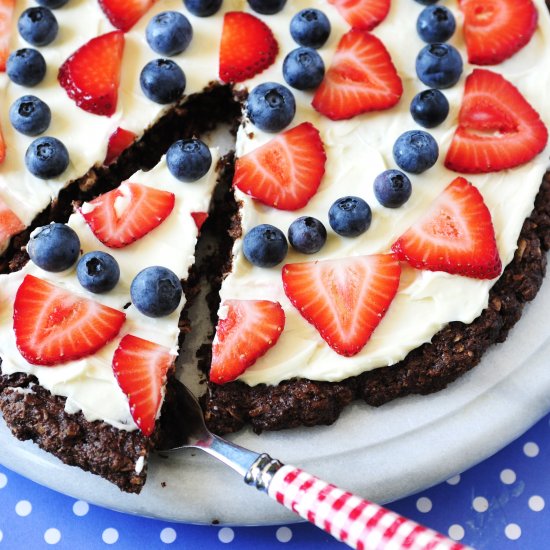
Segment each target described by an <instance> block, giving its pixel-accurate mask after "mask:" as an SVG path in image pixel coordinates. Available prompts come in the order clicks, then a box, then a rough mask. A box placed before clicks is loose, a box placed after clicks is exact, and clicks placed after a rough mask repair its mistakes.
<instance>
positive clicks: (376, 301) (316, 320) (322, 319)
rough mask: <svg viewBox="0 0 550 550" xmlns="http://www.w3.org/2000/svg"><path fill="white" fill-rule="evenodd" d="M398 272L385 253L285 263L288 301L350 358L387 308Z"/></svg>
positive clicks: (397, 283) (323, 336)
mask: <svg viewBox="0 0 550 550" xmlns="http://www.w3.org/2000/svg"><path fill="white" fill-rule="evenodd" d="M400 277H401V267H400V265H399V262H398V261H397V260H396V259H395V258H394V257H393V256H392V255H387V254H377V255H372V256H356V257H352V258H339V259H337V260H324V261H316V262H305V263H299V264H287V265H285V266H284V267H283V285H284V289H285V293H286V295H287V296H288V298H289V300H290V301H291V302H292V303H293V304H294V306H295V307H296V309H297V310H298V311H299V312H300V313H301V315H302V316H303V317H304V318H305V319H306V320H307V321H309V322H310V323H311V324H312V325H313V326H314V327H315V328H316V329H317V330H318V331H319V334H320V335H321V337H322V338H323V339H324V340H325V341H326V342H327V343H328V345H329V346H330V347H331V348H332V349H333V350H334V351H335V352H336V353H338V354H340V355H344V356H346V357H351V356H352V355H356V354H357V353H359V352H360V351H361V350H362V349H363V347H364V346H365V344H366V343H367V342H368V341H369V339H370V337H371V335H372V333H373V331H374V329H376V327H377V326H378V325H379V324H380V321H381V320H382V318H383V317H384V315H385V314H386V312H387V311H388V308H389V307H390V304H391V303H392V301H393V299H394V297H395V295H396V293H397V289H398V287H399V279H400Z"/></svg>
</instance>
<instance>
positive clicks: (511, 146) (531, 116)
mask: <svg viewBox="0 0 550 550" xmlns="http://www.w3.org/2000/svg"><path fill="white" fill-rule="evenodd" d="M547 141H548V131H547V129H546V126H545V125H544V123H543V122H542V120H541V119H540V116H539V115H538V113H537V112H536V111H535V110H534V109H533V107H531V105H530V104H529V103H528V102H527V100H526V99H525V98H524V97H523V96H522V95H521V93H520V92H519V90H518V89H517V88H516V87H515V86H514V85H513V84H511V83H510V82H508V81H507V80H506V79H505V78H504V77H503V76H501V75H500V74H497V73H494V72H492V71H488V70H486V69H475V70H474V72H473V73H472V74H471V75H470V76H469V77H468V78H467V79H466V88H465V91H464V99H463V100H462V106H461V108H460V113H459V115H458V128H457V130H456V133H455V135H454V137H453V140H452V142H451V146H450V148H449V151H448V152H447V157H446V159H445V166H446V167H447V168H449V169H451V170H455V171H456V172H463V173H466V174H479V173H483V172H496V171H499V170H506V169H508V168H514V167H516V166H520V165H522V164H525V163H526V162H529V161H530V160H532V159H533V158H534V157H536V156H537V155H538V154H539V153H540V152H541V151H542V150H543V149H544V148H545V147H546V143H547Z"/></svg>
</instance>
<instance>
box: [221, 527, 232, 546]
mask: <svg viewBox="0 0 550 550" xmlns="http://www.w3.org/2000/svg"><path fill="white" fill-rule="evenodd" d="M218 538H219V539H220V542H226V543H227V542H232V541H233V539H234V538H235V533H234V532H233V529H231V527H222V528H221V529H220V530H219V531H218Z"/></svg>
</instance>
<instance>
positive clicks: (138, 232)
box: [80, 182, 175, 248]
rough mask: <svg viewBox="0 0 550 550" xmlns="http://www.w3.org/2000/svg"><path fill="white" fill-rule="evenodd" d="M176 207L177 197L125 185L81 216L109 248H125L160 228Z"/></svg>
mask: <svg viewBox="0 0 550 550" xmlns="http://www.w3.org/2000/svg"><path fill="white" fill-rule="evenodd" d="M174 204H175V196H174V194H173V193H170V192H168V191H162V190H160V189H154V188H153V187H148V186H147V185H141V184H139V183H132V182H124V183H122V184H121V185H120V186H119V187H117V188H116V189H113V190H112V191H109V192H108V193H105V194H104V195H101V196H99V197H98V198H97V199H94V200H93V201H90V202H89V203H87V204H86V205H85V206H84V207H83V208H81V209H80V212H81V213H82V215H83V216H84V219H85V220H86V223H87V224H88V225H89V226H90V229H91V230H92V232H93V234H94V235H95V236H96V237H97V238H98V239H99V240H100V241H101V242H102V243H103V244H104V245H105V246H108V247H110V248H122V247H124V246H127V245H129V244H131V243H133V242H134V241H137V240H138V239H141V237H143V236H144V235H147V233H149V232H150V231H152V230H153V229H155V228H156V227H158V226H159V225H160V224H161V223H162V222H163V221H164V220H165V219H166V218H167V217H168V216H169V215H170V213H171V212H172V210H173V209H174Z"/></svg>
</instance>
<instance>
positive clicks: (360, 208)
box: [328, 197, 372, 237]
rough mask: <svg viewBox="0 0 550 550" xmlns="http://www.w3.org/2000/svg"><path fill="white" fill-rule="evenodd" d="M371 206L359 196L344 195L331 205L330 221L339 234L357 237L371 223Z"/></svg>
mask: <svg viewBox="0 0 550 550" xmlns="http://www.w3.org/2000/svg"><path fill="white" fill-rule="evenodd" d="M371 221H372V212H371V209H370V206H369V205H368V204H367V203H366V202H365V201H364V200H363V199H361V198H359V197H342V198H341V199H338V200H337V201H336V202H334V204H333V205H332V206H331V207H330V210H329V211H328V222H329V223H330V226H331V227H332V229H334V231H335V232H336V233H338V235H342V237H357V236H359V235H361V234H362V233H364V232H365V231H366V230H367V229H368V228H369V227H370V224H371Z"/></svg>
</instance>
